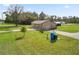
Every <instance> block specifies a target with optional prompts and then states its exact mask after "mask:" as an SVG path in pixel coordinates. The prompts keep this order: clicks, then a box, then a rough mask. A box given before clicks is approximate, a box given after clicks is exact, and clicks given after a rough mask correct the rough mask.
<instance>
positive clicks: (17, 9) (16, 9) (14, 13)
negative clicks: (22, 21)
mask: <svg viewBox="0 0 79 59" xmlns="http://www.w3.org/2000/svg"><path fill="white" fill-rule="evenodd" d="M22 12H23V7H22V6H19V5H10V7H9V8H8V13H7V14H9V16H10V17H11V19H13V21H14V23H15V24H16V26H17V25H18V17H19V15H20V14H21V13H22Z"/></svg>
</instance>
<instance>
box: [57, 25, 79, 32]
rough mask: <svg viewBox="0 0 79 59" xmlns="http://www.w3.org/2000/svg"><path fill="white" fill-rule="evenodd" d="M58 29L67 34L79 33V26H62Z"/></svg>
mask: <svg viewBox="0 0 79 59" xmlns="http://www.w3.org/2000/svg"><path fill="white" fill-rule="evenodd" d="M57 29H58V30H60V31H65V32H79V24H72V25H61V26H58V27H57Z"/></svg>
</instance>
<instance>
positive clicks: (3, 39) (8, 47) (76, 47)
mask: <svg viewBox="0 0 79 59" xmlns="http://www.w3.org/2000/svg"><path fill="white" fill-rule="evenodd" d="M46 34H50V33H49V32H44V33H43V34H42V33H40V32H39V31H27V32H26V35H25V37H24V38H23V39H20V40H16V38H19V37H21V36H22V35H23V34H22V33H21V32H9V33H2V34H0V54H18V55H19V54H42V55H43V54H46V55H47V54H77V55H79V40H75V39H73V38H69V37H65V36H61V35H59V36H58V37H59V40H57V41H56V42H54V43H50V39H47V38H46Z"/></svg>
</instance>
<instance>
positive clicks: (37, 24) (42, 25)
mask: <svg viewBox="0 0 79 59" xmlns="http://www.w3.org/2000/svg"><path fill="white" fill-rule="evenodd" d="M31 24H32V28H34V29H36V30H51V29H55V28H56V24H55V23H54V22H51V21H49V20H37V21H33V22H32V23H31Z"/></svg>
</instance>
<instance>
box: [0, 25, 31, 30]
mask: <svg viewBox="0 0 79 59" xmlns="http://www.w3.org/2000/svg"><path fill="white" fill-rule="evenodd" d="M22 26H25V27H26V28H31V25H18V26H17V27H16V26H15V24H0V31H8V30H17V29H20V28H21V27H22Z"/></svg>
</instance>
